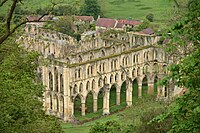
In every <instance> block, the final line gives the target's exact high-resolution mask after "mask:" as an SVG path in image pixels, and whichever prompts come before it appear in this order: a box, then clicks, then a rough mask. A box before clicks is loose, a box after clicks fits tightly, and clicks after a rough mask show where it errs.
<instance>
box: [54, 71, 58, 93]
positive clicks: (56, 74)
mask: <svg viewBox="0 0 200 133" xmlns="http://www.w3.org/2000/svg"><path fill="white" fill-rule="evenodd" d="M54 81H56V82H55V92H58V68H57V67H55V68H54Z"/></svg>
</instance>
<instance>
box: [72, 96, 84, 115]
mask: <svg viewBox="0 0 200 133" xmlns="http://www.w3.org/2000/svg"><path fill="white" fill-rule="evenodd" d="M81 109H82V107H81V97H80V96H79V95H77V96H76V97H75V98H74V116H75V117H77V116H81V112H82V110H81Z"/></svg>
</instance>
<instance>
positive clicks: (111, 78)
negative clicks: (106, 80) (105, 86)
mask: <svg viewBox="0 0 200 133" xmlns="http://www.w3.org/2000/svg"><path fill="white" fill-rule="evenodd" d="M114 82H115V80H114V76H113V75H112V74H111V75H110V83H111V84H112V83H114Z"/></svg>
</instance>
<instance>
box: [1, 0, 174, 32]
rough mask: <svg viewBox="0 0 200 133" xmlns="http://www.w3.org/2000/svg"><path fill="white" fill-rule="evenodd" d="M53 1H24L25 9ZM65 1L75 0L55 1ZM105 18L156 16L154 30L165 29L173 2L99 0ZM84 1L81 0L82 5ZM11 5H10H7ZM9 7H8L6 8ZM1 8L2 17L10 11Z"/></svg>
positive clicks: (72, 0) (45, 5) (136, 18)
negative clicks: (150, 14)
mask: <svg viewBox="0 0 200 133" xmlns="http://www.w3.org/2000/svg"><path fill="white" fill-rule="evenodd" d="M50 1H51V0H24V5H23V6H22V7H23V8H24V9H27V10H30V11H33V12H34V11H35V10H36V9H39V8H44V7H47V6H49V5H50ZM53 1H63V3H64V4H66V3H69V4H70V3H71V2H74V1H75V0H53ZM99 1H100V5H101V7H102V10H103V12H104V15H105V17H108V18H115V19H134V20H145V17H146V15H147V14H149V13H152V14H154V22H153V24H154V25H155V26H154V28H155V29H158V27H161V28H162V27H165V26H166V21H167V20H168V19H169V18H170V17H171V9H172V6H173V2H172V1H171V2H170V0H99ZM81 2H83V0H80V3H79V4H81ZM7 5H9V4H7ZM6 7H8V6H6ZM6 7H0V15H1V14H5V13H6V12H7V10H8V8H6Z"/></svg>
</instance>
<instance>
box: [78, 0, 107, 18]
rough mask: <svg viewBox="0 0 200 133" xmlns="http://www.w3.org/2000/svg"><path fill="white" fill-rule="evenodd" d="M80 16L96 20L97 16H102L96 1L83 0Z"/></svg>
mask: <svg viewBox="0 0 200 133" xmlns="http://www.w3.org/2000/svg"><path fill="white" fill-rule="evenodd" d="M80 15H87V16H93V17H94V18H95V19H97V17H98V15H100V16H103V13H102V11H101V7H100V6H99V4H98V1H97V0H85V2H84V4H83V5H82V7H81V9H80Z"/></svg>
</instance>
